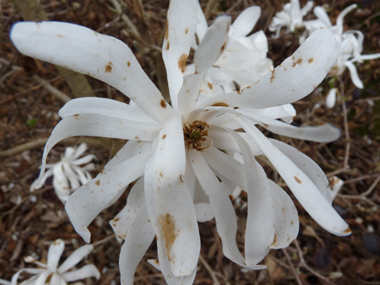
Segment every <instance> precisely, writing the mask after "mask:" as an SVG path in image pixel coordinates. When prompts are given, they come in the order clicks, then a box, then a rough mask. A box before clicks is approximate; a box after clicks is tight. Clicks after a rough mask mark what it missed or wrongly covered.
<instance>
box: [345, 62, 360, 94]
mask: <svg viewBox="0 0 380 285" xmlns="http://www.w3.org/2000/svg"><path fill="white" fill-rule="evenodd" d="M344 65H345V66H347V68H348V70H349V71H350V75H351V80H352V83H354V85H355V86H356V87H358V88H360V89H363V88H364V85H363V82H362V81H361V80H360V77H359V75H358V71H357V70H356V67H355V65H354V64H353V63H352V62H350V61H345V62H344Z"/></svg>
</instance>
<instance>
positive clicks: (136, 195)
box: [110, 178, 146, 239]
mask: <svg viewBox="0 0 380 285" xmlns="http://www.w3.org/2000/svg"><path fill="white" fill-rule="evenodd" d="M144 205H145V195H144V178H140V179H139V180H137V182H136V184H135V185H133V187H132V189H131V191H130V192H129V194H128V199H127V205H125V207H124V208H123V209H122V210H121V211H120V213H118V214H117V215H116V217H115V218H114V219H113V220H111V221H110V225H111V227H112V229H113V231H114V232H115V234H116V236H117V237H119V238H120V239H125V238H126V237H127V234H128V231H129V228H130V227H131V225H132V223H133V222H134V220H135V219H136V217H137V215H138V214H139V213H140V211H141V210H142V209H143V207H146V206H144Z"/></svg>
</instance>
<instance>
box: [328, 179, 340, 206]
mask: <svg viewBox="0 0 380 285" xmlns="http://www.w3.org/2000/svg"><path fill="white" fill-rule="evenodd" d="M329 184H330V185H331V192H330V196H331V200H334V199H335V197H336V195H338V193H339V190H340V188H342V186H343V184H344V181H343V180H342V179H340V178H339V177H337V176H333V177H331V179H330V183H329Z"/></svg>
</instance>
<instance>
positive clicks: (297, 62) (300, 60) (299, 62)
mask: <svg viewBox="0 0 380 285" xmlns="http://www.w3.org/2000/svg"><path fill="white" fill-rule="evenodd" d="M301 63H302V58H299V59H297V61H294V58H293V65H292V66H293V67H295V66H296V65H297V64H301Z"/></svg>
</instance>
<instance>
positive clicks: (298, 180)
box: [294, 176, 302, 184]
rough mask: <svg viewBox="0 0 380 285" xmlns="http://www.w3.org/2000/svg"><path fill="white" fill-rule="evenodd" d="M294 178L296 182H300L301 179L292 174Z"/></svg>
mask: <svg viewBox="0 0 380 285" xmlns="http://www.w3.org/2000/svg"><path fill="white" fill-rule="evenodd" d="M294 180H295V181H297V182H298V184H301V183H302V181H301V180H300V179H299V178H298V177H297V176H294Z"/></svg>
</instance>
